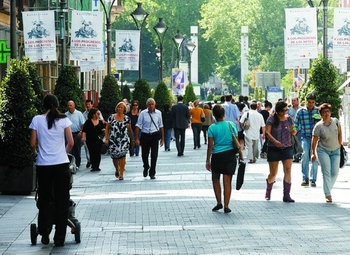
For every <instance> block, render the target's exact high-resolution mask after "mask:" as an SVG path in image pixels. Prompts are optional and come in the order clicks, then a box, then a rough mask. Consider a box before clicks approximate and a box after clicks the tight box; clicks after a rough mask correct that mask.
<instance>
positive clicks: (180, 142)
mask: <svg viewBox="0 0 350 255" xmlns="http://www.w3.org/2000/svg"><path fill="white" fill-rule="evenodd" d="M185 133H186V129H184V128H174V134H175V141H176V149H177V153H178V154H183V153H184V150H185Z"/></svg>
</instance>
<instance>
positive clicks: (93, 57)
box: [70, 10, 103, 61]
mask: <svg viewBox="0 0 350 255" xmlns="http://www.w3.org/2000/svg"><path fill="white" fill-rule="evenodd" d="M102 22H103V13H102V12H88V11H74V10H73V11H72V30H71V31H72V33H71V47H70V59H71V60H81V61H99V60H101V48H102V47H103V43H102V31H101V27H102Z"/></svg>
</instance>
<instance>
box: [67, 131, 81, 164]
mask: <svg viewBox="0 0 350 255" xmlns="http://www.w3.org/2000/svg"><path fill="white" fill-rule="evenodd" d="M78 134H79V132H76V133H73V140H74V145H73V148H72V149H71V151H70V152H69V153H70V154H72V155H73V156H74V157H75V164H76V165H77V167H80V162H81V156H80V155H81V137H80V136H78Z"/></svg>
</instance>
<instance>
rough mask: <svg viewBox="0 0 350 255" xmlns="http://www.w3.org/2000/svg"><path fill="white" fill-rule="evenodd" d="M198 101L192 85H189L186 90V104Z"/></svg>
mask: <svg viewBox="0 0 350 255" xmlns="http://www.w3.org/2000/svg"><path fill="white" fill-rule="evenodd" d="M195 100H197V97H196V94H195V93H194V88H193V85H192V84H188V85H187V86H186V89H185V95H184V103H185V104H188V102H190V101H192V102H193V101H195Z"/></svg>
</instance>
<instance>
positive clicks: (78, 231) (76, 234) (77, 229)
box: [74, 222, 81, 243]
mask: <svg viewBox="0 0 350 255" xmlns="http://www.w3.org/2000/svg"><path fill="white" fill-rule="evenodd" d="M80 234H81V225H80V222H77V223H75V230H74V237H75V242H76V243H80V242H81V239H80Z"/></svg>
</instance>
